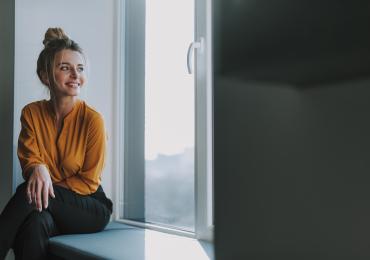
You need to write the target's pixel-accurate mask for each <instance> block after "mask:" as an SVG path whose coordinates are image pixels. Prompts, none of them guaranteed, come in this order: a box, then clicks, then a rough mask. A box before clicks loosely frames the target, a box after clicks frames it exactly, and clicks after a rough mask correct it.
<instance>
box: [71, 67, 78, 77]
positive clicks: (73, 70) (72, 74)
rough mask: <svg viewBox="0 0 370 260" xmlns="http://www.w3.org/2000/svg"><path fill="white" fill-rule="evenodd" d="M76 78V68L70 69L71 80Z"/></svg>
mask: <svg viewBox="0 0 370 260" xmlns="http://www.w3.org/2000/svg"><path fill="white" fill-rule="evenodd" d="M77 76H78V71H77V69H76V68H72V69H71V77H73V78H77Z"/></svg>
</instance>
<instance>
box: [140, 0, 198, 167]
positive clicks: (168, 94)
mask: <svg viewBox="0 0 370 260" xmlns="http://www.w3.org/2000/svg"><path fill="white" fill-rule="evenodd" d="M163 6H166V8H163ZM179 32H181V33H179ZM193 40H194V2H193V1H183V0H147V1H146V42H145V45H146V46H145V57H146V58H145V62H146V66H145V71H146V72H145V85H146V86H145V159H146V160H154V159H155V158H156V157H157V156H158V154H165V155H173V154H178V153H182V152H183V151H184V149H185V148H189V147H194V76H193V75H190V74H188V72H187V64H186V55H187V50H188V47H189V45H190V43H191V42H192V41H193Z"/></svg>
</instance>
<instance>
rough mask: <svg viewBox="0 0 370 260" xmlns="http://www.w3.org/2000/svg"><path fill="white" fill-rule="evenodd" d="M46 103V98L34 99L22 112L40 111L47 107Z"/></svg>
mask: <svg viewBox="0 0 370 260" xmlns="http://www.w3.org/2000/svg"><path fill="white" fill-rule="evenodd" d="M46 104H47V101H46V100H38V101H33V102H31V103H28V104H27V105H25V106H24V107H23V108H22V113H25V112H28V113H32V114H33V113H40V112H41V111H42V110H44V109H45V106H46Z"/></svg>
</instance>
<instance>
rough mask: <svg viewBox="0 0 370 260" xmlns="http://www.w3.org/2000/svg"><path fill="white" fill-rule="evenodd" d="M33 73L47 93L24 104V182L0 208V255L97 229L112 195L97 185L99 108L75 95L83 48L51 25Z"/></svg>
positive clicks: (37, 251)
mask: <svg viewBox="0 0 370 260" xmlns="http://www.w3.org/2000/svg"><path fill="white" fill-rule="evenodd" d="M43 43H44V45H45V47H44V49H43V50H42V51H41V53H40V56H39V59H38V61H37V74H38V76H39V78H40V80H41V82H42V83H43V84H44V85H45V86H46V87H47V88H48V89H49V91H50V100H41V101H37V102H32V103H30V104H28V105H26V106H25V107H24V108H23V110H22V115H21V125H22V129H21V132H20V135H19V139H18V157H19V161H20V164H21V166H22V174H23V177H24V179H25V182H24V183H23V184H21V185H20V186H19V187H18V188H17V191H16V193H15V195H14V196H13V197H12V198H11V200H10V201H9V202H8V204H7V205H6V207H5V209H4V210H3V212H2V214H1V215H0V230H1V233H0V259H3V258H4V257H5V255H6V253H7V252H8V250H9V248H11V247H12V248H13V249H14V252H15V256H16V259H47V258H48V256H47V245H48V239H49V237H52V236H55V235H58V234H73V233H89V232H97V231H100V230H102V229H104V227H105V226H106V225H107V223H108V221H109V219H110V215H111V213H112V202H111V201H110V200H109V199H108V198H107V197H106V196H105V193H104V191H103V189H102V187H101V186H100V183H101V174H102V169H103V166H104V161H105V143H106V133H105V127H104V121H103V118H102V116H101V115H100V113H98V112H97V111H96V110H94V109H93V108H91V107H90V106H88V105H87V104H86V103H85V102H84V101H82V100H79V99H78V95H79V93H80V88H81V87H82V86H83V85H84V83H85V82H86V76H85V74H84V66H85V65H84V64H85V62H84V57H83V52H82V49H81V48H80V47H79V46H78V44H77V43H76V42H74V41H73V40H71V39H70V38H69V37H68V36H67V35H66V34H65V33H64V31H63V30H62V29H60V28H49V29H48V30H47V32H46V34H45V40H44V42H43Z"/></svg>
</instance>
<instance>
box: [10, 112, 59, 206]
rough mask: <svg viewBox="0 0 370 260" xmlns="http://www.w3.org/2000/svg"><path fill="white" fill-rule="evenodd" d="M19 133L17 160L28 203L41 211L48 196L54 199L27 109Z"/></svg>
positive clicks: (23, 113) (49, 179)
mask: <svg viewBox="0 0 370 260" xmlns="http://www.w3.org/2000/svg"><path fill="white" fill-rule="evenodd" d="M21 126H22V128H21V132H20V134H19V138H18V151H17V153H18V158H19V161H20V164H21V167H22V174H23V178H24V179H25V180H26V181H27V197H28V201H29V203H32V202H34V203H35V204H36V208H37V209H38V210H39V211H41V210H42V208H43V207H44V208H47V207H48V199H49V195H50V196H52V197H55V195H54V190H53V185H52V181H51V178H50V174H49V169H48V168H47V166H46V164H45V163H44V161H43V160H42V158H41V156H40V151H39V147H38V145H37V139H36V135H37V133H36V132H35V131H34V128H33V124H32V116H31V112H30V111H29V108H27V107H25V108H24V109H23V110H22V114H21Z"/></svg>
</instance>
